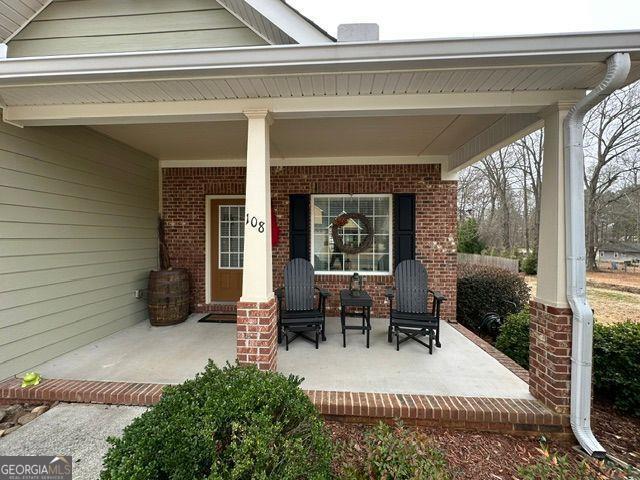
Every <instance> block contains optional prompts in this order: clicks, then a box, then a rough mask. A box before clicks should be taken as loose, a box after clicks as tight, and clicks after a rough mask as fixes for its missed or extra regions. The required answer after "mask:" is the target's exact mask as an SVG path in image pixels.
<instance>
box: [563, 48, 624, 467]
mask: <svg viewBox="0 0 640 480" xmlns="http://www.w3.org/2000/svg"><path fill="white" fill-rule="evenodd" d="M630 67H631V60H630V58H629V54H628V53H616V54H614V55H612V56H611V57H609V58H608V59H607V73H606V75H605V77H604V79H603V80H602V82H601V83H600V84H599V85H598V86H597V87H596V88H594V89H593V90H592V91H591V92H589V94H588V95H587V96H586V97H584V98H583V99H581V100H580V101H579V102H578V103H576V104H575V105H574V106H573V107H572V108H571V110H570V111H569V113H568V114H567V116H566V118H565V120H564V158H565V161H564V164H565V180H564V181H565V217H566V241H565V245H566V256H567V258H566V262H567V285H566V288H567V301H568V302H569V305H571V310H572V311H573V336H572V346H571V428H572V429H573V433H574V435H575V436H576V438H577V439H578V442H580V445H581V446H582V448H583V449H584V450H585V451H586V452H587V453H588V454H589V455H592V456H594V457H598V458H602V457H604V456H605V450H604V448H603V447H602V445H600V443H599V442H598V440H596V438H595V436H594V435H593V432H592V431H591V370H592V368H591V367H592V357H593V312H592V311H591V308H590V307H589V304H588V302H587V293H586V248H585V219H584V177H583V175H584V173H583V169H584V151H583V146H582V122H583V120H584V116H585V114H586V113H587V112H588V111H589V110H590V109H592V108H593V107H595V106H596V105H597V104H598V103H600V102H601V101H602V100H604V99H605V98H606V97H607V96H608V95H609V94H610V93H611V92H613V91H615V90H616V89H618V88H620V87H621V86H623V85H624V81H625V80H626V78H627V75H628V74H629V69H630Z"/></svg>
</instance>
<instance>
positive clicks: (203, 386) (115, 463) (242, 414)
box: [101, 362, 332, 480]
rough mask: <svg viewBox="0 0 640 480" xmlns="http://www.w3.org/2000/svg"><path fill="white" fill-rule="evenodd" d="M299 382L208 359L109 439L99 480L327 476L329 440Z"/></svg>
mask: <svg viewBox="0 0 640 480" xmlns="http://www.w3.org/2000/svg"><path fill="white" fill-rule="evenodd" d="M299 384H300V379H298V378H296V377H292V376H290V377H288V378H287V377H284V376H282V375H280V374H276V373H271V372H260V371H259V370H257V369H256V368H255V367H239V366H229V365H227V366H226V367H225V368H224V369H219V368H217V367H216V366H215V365H214V364H213V363H212V362H209V365H207V367H206V368H205V371H204V372H203V373H201V374H199V375H197V376H196V378H195V379H193V380H188V381H186V382H185V383H183V384H182V385H178V386H175V387H167V388H166V389H165V392H164V395H163V397H162V399H161V400H160V402H159V403H158V404H156V405H155V406H153V407H151V408H150V409H149V410H148V411H146V412H145V413H143V414H142V415H141V416H140V417H138V418H137V419H135V420H134V421H133V423H131V425H129V426H128V427H127V428H125V430H124V434H123V436H122V438H121V439H116V438H110V439H109V442H110V443H111V445H112V446H111V448H110V450H109V451H108V452H107V454H106V455H105V458H104V470H103V472H102V474H101V479H102V480H133V479H135V480H159V479H171V480H186V479H189V480H192V479H193V480H199V479H209V480H221V479H225V480H227V479H228V480H235V479H237V480H258V479H259V480H266V479H271V478H278V479H285V480H287V479H289V480H294V479H295V480H298V479H325V478H330V472H331V470H330V463H331V457H332V453H331V443H330V440H329V437H328V436H327V434H326V432H325V430H324V423H323V422H322V420H321V419H320V417H319V415H318V412H317V411H316V409H315V407H314V406H313V404H312V403H311V402H310V401H309V399H308V398H307V396H306V395H305V394H304V392H303V391H302V390H301V389H300V388H299Z"/></svg>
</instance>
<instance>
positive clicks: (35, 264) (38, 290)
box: [0, 123, 158, 379]
mask: <svg viewBox="0 0 640 480" xmlns="http://www.w3.org/2000/svg"><path fill="white" fill-rule="evenodd" d="M157 211H158V162H157V160H156V159H154V158H153V157H150V156H147V155H144V154H142V153H140V152H138V151H136V150H133V149H131V148H129V147H127V146H126V145H123V144H120V143H118V142H116V141H114V140H112V139H109V138H108V137H105V136H103V135H101V134H99V133H97V132H95V131H93V130H90V129H87V128H83V127H47V128H45V127H37V128H36V127H33V128H24V129H19V128H15V127H12V126H9V125H6V124H4V123H1V124H0V379H2V378H5V377H7V376H10V375H13V374H16V373H19V372H22V371H24V370H27V369H29V368H31V367H33V366H35V365H37V364H39V363H41V362H44V361H46V360H49V359H51V358H53V357H55V356H57V355H60V354H62V353H65V352H67V351H69V350H72V349H74V348H77V347H79V346H82V345H85V344H87V343H89V342H91V341H94V340H96V339H99V338H101V337H104V336H106V335H109V334H111V333H113V332H116V331H118V330H120V329H122V328H125V327H127V326H130V325H132V324H134V323H136V322H139V321H142V320H144V319H146V317H147V311H146V304H145V302H144V301H143V300H138V299H136V298H135V297H134V290H136V289H143V288H145V287H146V282H147V276H148V272H149V270H151V269H153V268H156V267H157V256H158V244H157V229H156V227H157V215H158V213H157Z"/></svg>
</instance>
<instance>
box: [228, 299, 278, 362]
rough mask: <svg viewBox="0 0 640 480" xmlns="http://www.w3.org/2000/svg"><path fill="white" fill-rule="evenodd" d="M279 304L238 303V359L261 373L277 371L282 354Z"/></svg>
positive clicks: (271, 301) (273, 300)
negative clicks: (279, 351)
mask: <svg viewBox="0 0 640 480" xmlns="http://www.w3.org/2000/svg"><path fill="white" fill-rule="evenodd" d="M276 309H277V306H276V300H275V299H271V300H269V301H268V302H260V303H255V302H238V303H237V312H238V325H237V358H238V362H240V363H243V364H252V365H256V366H257V367H258V368H259V369H260V370H271V371H275V370H276V366H277V354H278V335H277V325H278V320H277V317H276Z"/></svg>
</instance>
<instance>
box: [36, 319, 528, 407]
mask: <svg viewBox="0 0 640 480" xmlns="http://www.w3.org/2000/svg"><path fill="white" fill-rule="evenodd" d="M201 316H202V315H192V316H191V317H190V318H189V319H188V320H187V321H186V322H185V323H182V324H180V325H175V326H172V327H150V326H149V325H148V324H147V323H146V322H144V323H139V324H137V325H134V326H132V327H129V328H127V329H125V330H122V331H120V332H118V333H115V334H113V335H110V336H108V337H105V338H103V339H101V340H98V341H96V342H93V343H91V344H89V345H87V346H85V347H82V348H79V349H77V350H74V351H72V352H69V353H67V354H64V355H62V356H60V357H58V358H55V359H53V360H51V361H48V362H46V363H43V364H42V365H39V366H37V367H35V368H34V369H33V370H36V371H38V372H40V373H41V374H42V375H43V376H44V377H45V378H60V379H73V380H101V381H121V382H122V381H124V382H144V383H180V382H182V381H183V380H185V379H187V378H190V377H192V376H193V375H195V374H196V373H197V372H198V371H200V370H202V368H203V367H204V365H205V364H206V362H207V360H208V359H209V358H211V359H213V360H214V362H216V363H217V364H218V365H223V364H224V363H225V362H227V361H230V362H233V361H234V360H235V344H236V339H235V325H234V324H217V323H198V319H199V318H201ZM372 325H373V331H372V332H371V348H369V349H367V348H365V337H364V335H362V334H360V333H359V332H357V331H350V332H348V333H347V348H342V337H341V334H340V331H339V320H338V319H336V318H328V319H327V341H326V342H323V343H321V345H320V348H319V349H318V350H315V348H314V347H313V345H311V344H310V343H307V342H305V341H304V340H301V339H299V340H296V341H295V342H294V343H292V344H291V346H290V349H289V351H288V352H287V351H285V349H284V347H281V348H280V350H279V352H278V370H279V371H281V372H283V373H294V374H296V375H299V376H301V377H304V378H305V381H304V383H303V385H302V386H303V388H305V389H307V390H333V391H352V392H354V391H355V392H372V393H384V392H393V393H412V394H423V395H443V396H465V397H501V398H519V399H531V396H530V395H529V391H528V386H527V384H526V383H525V382H524V381H522V380H521V379H519V378H518V377H517V376H516V375H514V374H513V373H512V372H510V371H509V370H508V369H507V368H505V367H504V366H503V365H501V364H500V363H499V362H498V361H497V360H495V359H494V358H493V357H491V356H490V355H489V354H487V353H486V352H484V351H483V350H482V349H480V348H479V347H478V346H476V345H475V344H474V343H473V342H471V341H470V340H469V339H467V338H465V337H464V336H463V335H462V334H461V333H459V332H458V331H457V330H455V329H454V328H453V327H451V326H450V325H448V324H446V323H443V324H442V332H441V341H442V348H441V349H434V353H433V355H429V354H428V351H427V349H426V348H424V347H422V346H420V345H418V344H417V343H415V342H407V343H405V344H403V345H401V347H400V351H399V352H396V350H395V347H394V346H392V345H390V344H388V343H387V340H386V325H387V321H386V320H384V319H372Z"/></svg>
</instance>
